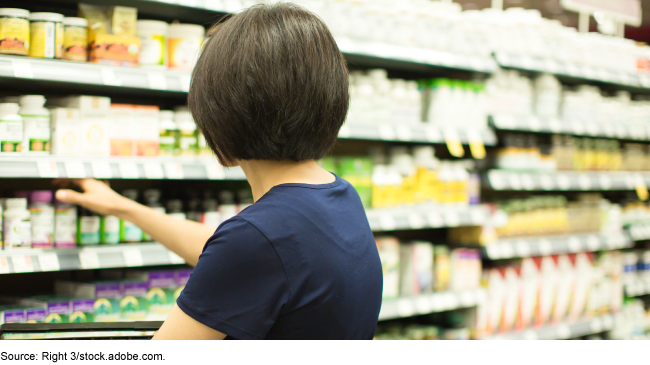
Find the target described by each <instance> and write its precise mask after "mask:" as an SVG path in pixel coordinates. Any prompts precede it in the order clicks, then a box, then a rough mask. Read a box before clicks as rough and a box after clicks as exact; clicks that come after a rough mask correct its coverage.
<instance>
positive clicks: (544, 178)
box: [484, 170, 650, 191]
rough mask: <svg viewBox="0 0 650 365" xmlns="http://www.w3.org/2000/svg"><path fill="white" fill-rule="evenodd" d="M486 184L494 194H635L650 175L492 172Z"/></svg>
mask: <svg viewBox="0 0 650 365" xmlns="http://www.w3.org/2000/svg"><path fill="white" fill-rule="evenodd" d="M484 181H486V183H487V184H488V187H489V188H491V189H493V190H502V191H509V190H517V191H519V190H528V191H535V190H538V191H539V190H543V191H606V190H634V189H635V188H636V186H637V185H638V184H639V183H644V184H646V185H647V184H648V183H649V182H650V173H648V172H635V171H602V172H575V171H562V172H516V171H509V170H490V171H488V173H487V180H484Z"/></svg>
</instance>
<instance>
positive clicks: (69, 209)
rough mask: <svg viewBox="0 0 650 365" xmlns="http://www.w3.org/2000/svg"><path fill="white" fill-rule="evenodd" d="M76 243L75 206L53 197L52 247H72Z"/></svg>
mask: <svg viewBox="0 0 650 365" xmlns="http://www.w3.org/2000/svg"><path fill="white" fill-rule="evenodd" d="M76 245H77V208H76V207H75V206H74V205H72V204H68V203H63V202H60V201H58V200H56V199H55V201H54V247H56V248H72V247H75V246H76Z"/></svg>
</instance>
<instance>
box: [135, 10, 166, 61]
mask: <svg viewBox="0 0 650 365" xmlns="http://www.w3.org/2000/svg"><path fill="white" fill-rule="evenodd" d="M168 28H169V25H168V24H167V23H165V22H162V21H158V20H138V23H137V36H138V38H140V66H145V67H167V29H168Z"/></svg>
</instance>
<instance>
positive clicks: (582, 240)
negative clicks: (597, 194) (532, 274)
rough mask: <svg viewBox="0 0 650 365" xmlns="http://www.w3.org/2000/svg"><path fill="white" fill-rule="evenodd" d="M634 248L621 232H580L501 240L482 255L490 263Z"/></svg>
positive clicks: (489, 245) (490, 245)
mask: <svg viewBox="0 0 650 365" xmlns="http://www.w3.org/2000/svg"><path fill="white" fill-rule="evenodd" d="M632 246H634V242H633V241H632V240H631V239H630V237H629V235H628V234H627V232H625V231H621V232H611V233H599V232H596V233H580V234H570V235H557V236H541V237H540V236H535V237H517V238H505V239H500V240H498V241H496V242H493V243H489V244H488V245H486V246H485V247H484V248H483V250H482V253H483V256H484V257H485V258H487V259H490V260H501V259H510V258H515V257H537V256H548V255H557V254H566V253H577V252H595V251H603V250H616V249H621V248H628V247H632Z"/></svg>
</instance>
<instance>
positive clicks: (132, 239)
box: [120, 189, 142, 243]
mask: <svg viewBox="0 0 650 365" xmlns="http://www.w3.org/2000/svg"><path fill="white" fill-rule="evenodd" d="M122 195H123V196H124V197H125V198H127V199H131V200H133V201H138V191H137V190H133V189H129V190H124V191H122ZM120 242H127V243H136V242H142V229H140V227H138V226H136V225H135V224H133V223H131V222H129V221H127V220H124V219H120Z"/></svg>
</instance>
